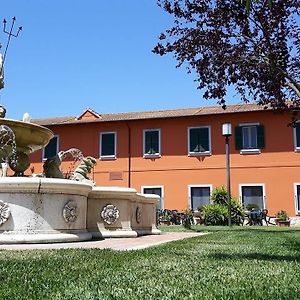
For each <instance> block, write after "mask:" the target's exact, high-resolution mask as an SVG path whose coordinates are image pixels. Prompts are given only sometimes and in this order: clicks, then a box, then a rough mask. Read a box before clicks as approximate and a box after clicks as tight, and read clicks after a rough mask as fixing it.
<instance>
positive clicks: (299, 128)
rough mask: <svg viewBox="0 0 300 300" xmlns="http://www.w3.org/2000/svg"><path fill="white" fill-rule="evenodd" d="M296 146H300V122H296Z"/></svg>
mask: <svg viewBox="0 0 300 300" xmlns="http://www.w3.org/2000/svg"><path fill="white" fill-rule="evenodd" d="M295 130H296V147H297V148H298V147H300V122H297V123H296V127H295Z"/></svg>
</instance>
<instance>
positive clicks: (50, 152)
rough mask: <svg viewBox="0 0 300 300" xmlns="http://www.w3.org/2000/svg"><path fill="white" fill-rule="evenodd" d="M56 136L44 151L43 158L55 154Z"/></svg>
mask: <svg viewBox="0 0 300 300" xmlns="http://www.w3.org/2000/svg"><path fill="white" fill-rule="evenodd" d="M57 142H58V139H57V136H55V137H53V138H52V139H51V140H50V142H49V143H48V145H47V146H46V147H45V150H44V158H49V157H53V156H55V155H56V154H57Z"/></svg>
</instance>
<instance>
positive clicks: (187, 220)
mask: <svg viewBox="0 0 300 300" xmlns="http://www.w3.org/2000/svg"><path fill="white" fill-rule="evenodd" d="M192 224H193V212H192V211H191V210H190V209H187V210H185V212H184V214H183V218H182V225H183V227H184V228H186V229H191V226H192Z"/></svg>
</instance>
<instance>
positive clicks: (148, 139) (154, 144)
mask: <svg viewBox="0 0 300 300" xmlns="http://www.w3.org/2000/svg"><path fill="white" fill-rule="evenodd" d="M157 153H159V132H158V131H146V132H145V153H144V154H157Z"/></svg>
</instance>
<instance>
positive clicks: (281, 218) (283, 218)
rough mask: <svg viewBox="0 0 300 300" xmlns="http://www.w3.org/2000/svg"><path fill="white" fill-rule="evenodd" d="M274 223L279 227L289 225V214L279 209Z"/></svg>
mask: <svg viewBox="0 0 300 300" xmlns="http://www.w3.org/2000/svg"><path fill="white" fill-rule="evenodd" d="M275 217H276V223H277V224H278V226H281V227H289V226H290V224H291V222H290V220H289V216H288V214H287V212H286V211H285V210H280V211H278V212H277V213H276V215H275Z"/></svg>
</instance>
